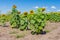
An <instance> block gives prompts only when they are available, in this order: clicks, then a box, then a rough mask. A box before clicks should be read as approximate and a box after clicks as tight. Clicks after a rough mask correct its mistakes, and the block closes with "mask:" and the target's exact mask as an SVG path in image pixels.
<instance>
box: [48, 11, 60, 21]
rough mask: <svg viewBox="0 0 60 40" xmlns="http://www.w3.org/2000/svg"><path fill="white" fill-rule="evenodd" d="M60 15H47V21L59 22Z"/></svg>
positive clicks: (53, 13) (54, 13) (55, 13)
mask: <svg viewBox="0 0 60 40" xmlns="http://www.w3.org/2000/svg"><path fill="white" fill-rule="evenodd" d="M59 14H60V13H57V12H51V13H49V14H47V20H49V21H51V22H60V15H59Z"/></svg>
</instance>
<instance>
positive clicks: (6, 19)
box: [0, 5, 60, 40]
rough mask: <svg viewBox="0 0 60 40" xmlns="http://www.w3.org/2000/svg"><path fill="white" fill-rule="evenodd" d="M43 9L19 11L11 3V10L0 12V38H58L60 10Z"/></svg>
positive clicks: (38, 39)
mask: <svg viewBox="0 0 60 40" xmlns="http://www.w3.org/2000/svg"><path fill="white" fill-rule="evenodd" d="M45 10H46V9H45V8H37V10H35V11H34V10H30V12H24V13H21V12H20V11H18V10H17V7H16V5H13V7H12V10H11V11H12V12H10V13H8V14H0V40H60V32H59V31H60V12H49V13H47V12H45Z"/></svg>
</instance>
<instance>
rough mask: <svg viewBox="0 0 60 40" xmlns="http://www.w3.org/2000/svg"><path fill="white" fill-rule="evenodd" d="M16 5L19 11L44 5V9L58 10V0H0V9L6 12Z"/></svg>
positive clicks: (59, 0)
mask: <svg viewBox="0 0 60 40" xmlns="http://www.w3.org/2000/svg"><path fill="white" fill-rule="evenodd" d="M12 5H16V6H17V9H18V10H19V11H21V12H24V11H29V10H36V8H39V7H45V8H46V11H60V0H0V11H1V12H2V13H6V12H7V11H10V10H11V9H12Z"/></svg>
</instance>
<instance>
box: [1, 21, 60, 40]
mask: <svg viewBox="0 0 60 40" xmlns="http://www.w3.org/2000/svg"><path fill="white" fill-rule="evenodd" d="M7 24H8V23H7ZM44 30H48V31H49V32H48V33H46V34H44V35H41V34H39V35H32V34H31V31H26V30H25V31H20V30H19V29H12V28H10V27H2V26H0V40H60V22H59V23H51V22H47V25H46V27H45V29H44Z"/></svg>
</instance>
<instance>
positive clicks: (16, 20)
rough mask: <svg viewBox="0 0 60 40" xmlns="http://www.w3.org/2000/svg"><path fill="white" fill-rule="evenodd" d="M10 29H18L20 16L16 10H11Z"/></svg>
mask: <svg viewBox="0 0 60 40" xmlns="http://www.w3.org/2000/svg"><path fill="white" fill-rule="evenodd" d="M10 24H11V27H13V28H15V27H16V28H19V27H20V16H19V14H18V10H17V9H16V8H12V17H11V20H10Z"/></svg>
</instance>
